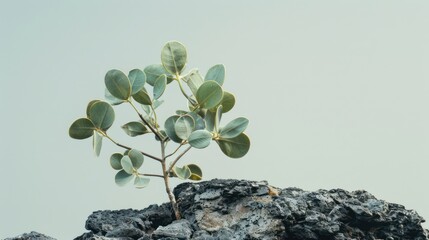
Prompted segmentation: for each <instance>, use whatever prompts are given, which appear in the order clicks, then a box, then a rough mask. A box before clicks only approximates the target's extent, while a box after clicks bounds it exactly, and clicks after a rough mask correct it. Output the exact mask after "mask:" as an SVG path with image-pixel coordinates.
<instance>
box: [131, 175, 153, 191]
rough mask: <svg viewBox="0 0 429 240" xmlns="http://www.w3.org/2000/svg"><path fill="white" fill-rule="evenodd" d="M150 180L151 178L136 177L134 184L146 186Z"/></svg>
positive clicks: (139, 186) (140, 186)
mask: <svg viewBox="0 0 429 240" xmlns="http://www.w3.org/2000/svg"><path fill="white" fill-rule="evenodd" d="M149 182H150V179H149V178H142V177H136V178H135V179H134V186H135V187H136V188H144V187H147V186H148V185H149Z"/></svg>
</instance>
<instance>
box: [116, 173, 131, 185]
mask: <svg viewBox="0 0 429 240" xmlns="http://www.w3.org/2000/svg"><path fill="white" fill-rule="evenodd" d="M132 179H133V175H132V174H128V173H127V172H125V170H121V171H119V172H118V173H116V175H115V183H116V184H117V185H118V186H120V187H122V186H125V184H127V183H129V182H130V181H131V180H132Z"/></svg>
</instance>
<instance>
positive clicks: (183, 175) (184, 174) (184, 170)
mask: <svg viewBox="0 0 429 240" xmlns="http://www.w3.org/2000/svg"><path fill="white" fill-rule="evenodd" d="M173 172H174V174H175V175H176V176H177V177H178V178H180V179H183V180H185V179H188V178H189V177H190V176H191V170H190V169H189V167H188V166H186V165H185V166H183V167H181V168H179V167H177V166H174V167H173Z"/></svg>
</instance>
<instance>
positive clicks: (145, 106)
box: [140, 102, 155, 115]
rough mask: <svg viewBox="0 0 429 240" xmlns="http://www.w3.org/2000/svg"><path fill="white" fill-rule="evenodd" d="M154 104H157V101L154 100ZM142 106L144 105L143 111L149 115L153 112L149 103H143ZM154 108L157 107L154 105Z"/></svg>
mask: <svg viewBox="0 0 429 240" xmlns="http://www.w3.org/2000/svg"><path fill="white" fill-rule="evenodd" d="M154 105H155V102H154ZM140 106H141V107H142V109H143V111H144V112H145V113H146V114H147V115H150V113H151V112H152V109H151V108H150V106H148V105H143V104H140ZM154 108H155V107H154Z"/></svg>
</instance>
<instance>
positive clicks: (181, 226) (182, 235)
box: [152, 219, 193, 240]
mask: <svg viewBox="0 0 429 240" xmlns="http://www.w3.org/2000/svg"><path fill="white" fill-rule="evenodd" d="M192 232H193V231H192V228H191V224H190V223H189V222H188V220H185V219H181V220H176V221H174V222H172V223H171V224H169V225H167V226H165V227H163V226H159V227H158V229H156V230H155V231H154V232H153V234H152V237H153V239H170V238H171V239H178V240H188V239H191V235H192Z"/></svg>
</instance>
